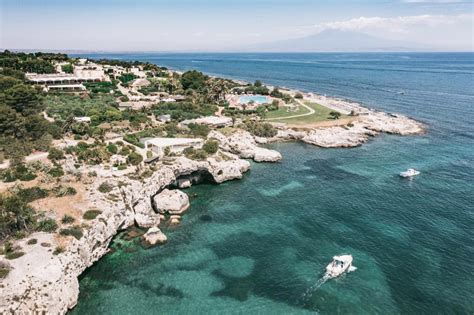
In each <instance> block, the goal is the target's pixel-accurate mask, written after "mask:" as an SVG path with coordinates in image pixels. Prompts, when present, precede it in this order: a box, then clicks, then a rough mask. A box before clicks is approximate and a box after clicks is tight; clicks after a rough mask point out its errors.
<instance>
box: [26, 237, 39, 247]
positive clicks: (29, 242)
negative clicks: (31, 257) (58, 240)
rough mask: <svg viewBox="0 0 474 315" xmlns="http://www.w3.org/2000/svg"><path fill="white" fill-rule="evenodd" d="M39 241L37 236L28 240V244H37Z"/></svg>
mask: <svg viewBox="0 0 474 315" xmlns="http://www.w3.org/2000/svg"><path fill="white" fill-rule="evenodd" d="M37 243H38V240H37V239H36V238H31V239H29V240H28V242H26V244H28V245H35V244H37Z"/></svg>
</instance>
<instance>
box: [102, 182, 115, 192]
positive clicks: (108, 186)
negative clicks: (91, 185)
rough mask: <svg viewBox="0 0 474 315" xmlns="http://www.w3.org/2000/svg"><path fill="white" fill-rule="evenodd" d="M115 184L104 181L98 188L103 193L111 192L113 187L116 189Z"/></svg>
mask: <svg viewBox="0 0 474 315" xmlns="http://www.w3.org/2000/svg"><path fill="white" fill-rule="evenodd" d="M114 187H115V186H113V185H111V184H109V183H107V182H103V183H102V184H100V186H99V188H98V190H99V191H100V192H101V193H103V194H106V193H109V192H111V191H112V190H113V189H114Z"/></svg>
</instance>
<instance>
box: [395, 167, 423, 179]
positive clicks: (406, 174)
mask: <svg viewBox="0 0 474 315" xmlns="http://www.w3.org/2000/svg"><path fill="white" fill-rule="evenodd" d="M418 174H420V172H419V171H417V170H415V169H413V168H409V169H407V170H406V171H405V172H401V173H400V176H401V177H413V176H416V175H418Z"/></svg>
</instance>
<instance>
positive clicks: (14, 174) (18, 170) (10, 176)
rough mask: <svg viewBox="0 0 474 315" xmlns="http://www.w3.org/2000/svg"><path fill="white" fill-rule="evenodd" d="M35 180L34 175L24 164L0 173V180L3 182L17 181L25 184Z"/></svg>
mask: <svg viewBox="0 0 474 315" xmlns="http://www.w3.org/2000/svg"><path fill="white" fill-rule="evenodd" d="M35 178H36V174H35V173H33V170H31V169H30V168H28V167H27V166H26V165H25V164H18V165H15V166H14V167H11V168H9V169H6V170H4V171H2V172H1V179H2V181H4V182H13V181H15V180H17V179H18V180H21V181H25V182H26V181H30V180H33V179H35Z"/></svg>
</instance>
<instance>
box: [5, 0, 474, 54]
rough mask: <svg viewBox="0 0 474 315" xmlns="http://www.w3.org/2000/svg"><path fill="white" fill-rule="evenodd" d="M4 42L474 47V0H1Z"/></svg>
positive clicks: (133, 46)
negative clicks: (356, 39)
mask: <svg viewBox="0 0 474 315" xmlns="http://www.w3.org/2000/svg"><path fill="white" fill-rule="evenodd" d="M0 19H1V21H0V48H2V49H38V50H61V51H71V50H72V51H76V50H80V51H240V50H246V47H250V46H252V45H255V44H258V43H266V42H272V41H278V40H284V39H292V38H299V37H305V36H309V35H313V34H317V33H320V32H324V31H325V30H341V31H351V32H360V33H364V34H369V35H372V36H376V37H380V38H383V39H391V40H404V41H407V42H412V43H418V44H423V45H426V46H429V47H432V48H433V49H434V50H442V51H473V50H474V39H473V38H474V0H467V1H466V0H371V1H369V0H312V1H311V0H238V1H237V0H154V1H153V0H129V1H126V0H82V1H76V0H0Z"/></svg>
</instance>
